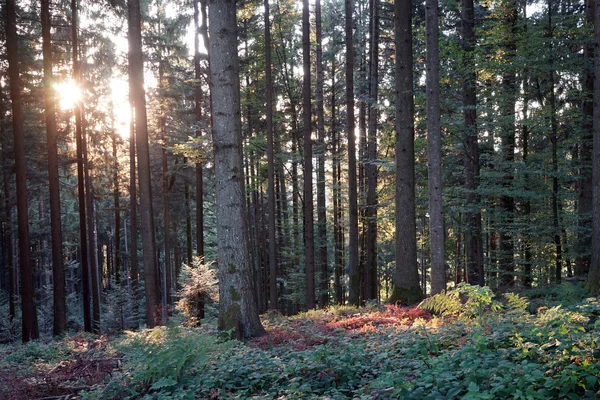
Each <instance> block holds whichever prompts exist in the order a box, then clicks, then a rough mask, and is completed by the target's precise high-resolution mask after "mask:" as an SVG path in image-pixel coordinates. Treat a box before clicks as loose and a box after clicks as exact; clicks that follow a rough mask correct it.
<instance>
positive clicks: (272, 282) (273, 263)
mask: <svg viewBox="0 0 600 400" xmlns="http://www.w3.org/2000/svg"><path fill="white" fill-rule="evenodd" d="M264 6H265V80H266V84H267V91H266V93H265V96H266V103H267V110H266V116H267V163H268V166H267V168H268V171H267V175H268V187H267V206H268V211H267V214H268V220H267V225H268V226H267V232H268V239H269V308H270V309H271V310H276V309H277V253H276V251H277V250H276V243H275V241H276V240H277V239H276V237H275V219H276V215H275V159H274V156H273V77H272V72H271V69H272V64H271V20H270V15H269V0H264Z"/></svg>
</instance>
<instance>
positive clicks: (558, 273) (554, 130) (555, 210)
mask: <svg viewBox="0 0 600 400" xmlns="http://www.w3.org/2000/svg"><path fill="white" fill-rule="evenodd" d="M553 29H554V28H553V26H552V0H548V36H549V39H550V46H549V52H550V54H549V60H548V63H549V69H550V71H549V74H550V76H549V83H550V89H549V90H550V129H551V135H552V137H551V138H550V142H551V143H552V175H553V176H552V225H553V227H554V246H555V249H556V257H555V271H554V272H555V280H556V282H557V283H560V281H561V280H562V243H561V228H560V221H559V218H560V216H559V200H558V188H559V184H558V122H557V120H556V95H555V93H554V47H553V38H554V32H553Z"/></svg>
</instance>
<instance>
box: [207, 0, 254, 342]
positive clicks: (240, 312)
mask: <svg viewBox="0 0 600 400" xmlns="http://www.w3.org/2000/svg"><path fill="white" fill-rule="evenodd" d="M209 14H210V26H209V29H210V38H211V41H210V47H211V53H210V54H211V62H210V75H211V79H210V82H211V94H212V96H211V99H212V100H211V102H212V110H213V146H214V157H215V158H214V159H215V181H216V185H217V186H216V196H217V197H216V201H217V221H218V225H217V246H218V253H219V329H221V330H230V329H233V332H234V337H237V338H243V337H254V336H259V335H262V334H264V333H265V331H264V328H263V327H262V325H261V323H260V319H259V317H258V308H257V305H256V303H255V300H254V295H253V293H254V290H255V288H254V287H253V286H254V285H253V282H252V276H251V266H250V261H249V256H248V230H247V229H248V228H247V225H246V218H245V217H246V212H245V210H244V208H245V207H244V204H245V203H244V173H243V163H242V140H241V139H242V137H241V117H240V90H239V87H240V86H239V62H238V57H237V50H236V49H237V34H236V26H237V23H236V10H235V1H233V0H221V1H217V0H210V2H209Z"/></svg>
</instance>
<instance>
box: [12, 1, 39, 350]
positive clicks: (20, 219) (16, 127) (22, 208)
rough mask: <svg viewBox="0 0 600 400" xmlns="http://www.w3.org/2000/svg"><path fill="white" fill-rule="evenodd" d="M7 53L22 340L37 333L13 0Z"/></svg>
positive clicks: (15, 14) (15, 13) (26, 339)
mask: <svg viewBox="0 0 600 400" xmlns="http://www.w3.org/2000/svg"><path fill="white" fill-rule="evenodd" d="M5 12H6V56H7V59H8V76H9V79H10V100H11V103H12V119H13V136H14V153H15V172H16V186H17V223H18V231H19V263H20V271H21V312H22V325H21V328H22V329H21V338H22V340H23V343H25V342H28V341H30V340H32V339H37V338H38V336H39V332H38V327H37V318H36V315H35V314H36V309H35V302H34V296H35V294H34V286H33V271H32V265H31V254H30V249H29V217H28V214H27V174H26V169H25V132H24V131H23V103H22V100H21V82H20V77H19V59H18V48H17V47H18V46H17V43H18V42H17V40H18V38H17V11H16V6H15V2H14V0H6V10H5Z"/></svg>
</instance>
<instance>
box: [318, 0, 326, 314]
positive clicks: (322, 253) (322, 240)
mask: <svg viewBox="0 0 600 400" xmlns="http://www.w3.org/2000/svg"><path fill="white" fill-rule="evenodd" d="M315 28H316V35H317V38H316V39H317V48H316V54H317V60H316V61H317V93H316V99H317V132H318V138H319V147H318V150H317V157H318V166H317V234H318V243H319V263H318V270H319V291H320V293H321V296H320V299H319V303H320V306H321V308H323V307H325V306H326V305H327V304H328V303H329V276H328V272H327V267H328V265H327V264H328V263H327V204H326V203H325V152H326V146H325V105H324V100H323V85H324V82H325V72H324V71H323V44H322V36H323V34H322V23H321V0H316V2H315Z"/></svg>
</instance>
